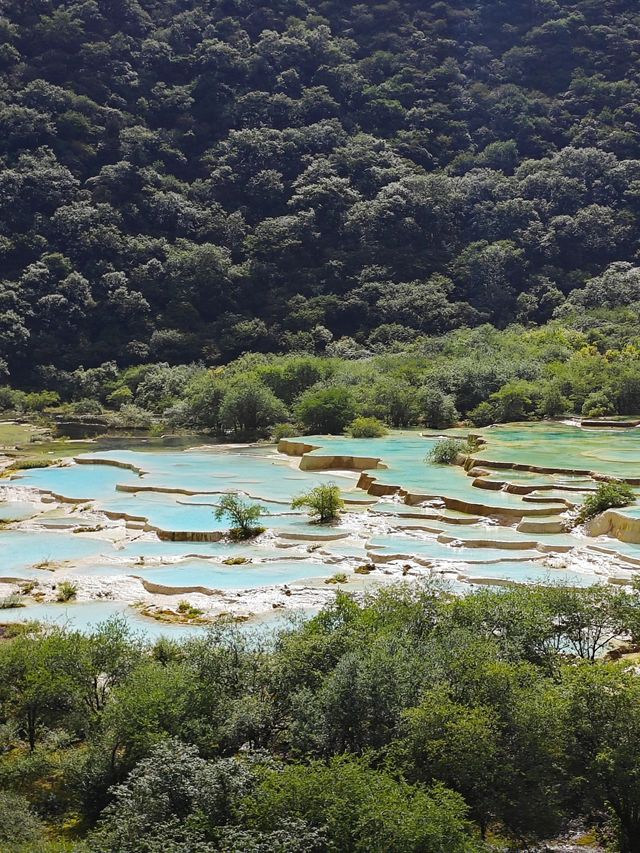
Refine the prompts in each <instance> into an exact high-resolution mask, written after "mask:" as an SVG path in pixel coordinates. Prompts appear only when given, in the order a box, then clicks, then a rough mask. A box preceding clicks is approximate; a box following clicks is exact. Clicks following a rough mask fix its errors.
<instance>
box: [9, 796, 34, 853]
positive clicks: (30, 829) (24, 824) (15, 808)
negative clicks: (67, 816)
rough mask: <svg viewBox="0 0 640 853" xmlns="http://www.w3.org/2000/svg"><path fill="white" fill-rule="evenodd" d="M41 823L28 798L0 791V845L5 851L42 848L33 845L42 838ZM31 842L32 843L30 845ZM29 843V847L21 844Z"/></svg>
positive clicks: (16, 851) (16, 852)
mask: <svg viewBox="0 0 640 853" xmlns="http://www.w3.org/2000/svg"><path fill="white" fill-rule="evenodd" d="M42 834H43V833H42V824H41V823H40V820H39V819H38V818H37V816H36V815H35V814H34V812H33V811H32V810H31V806H30V805H29V802H28V800H27V799H26V798H25V797H23V796H21V795H20V794H14V793H13V792H11V791H0V842H1V844H0V846H1V848H2V850H3V851H5V853H13V851H15V853H18V851H19V850H22V851H25V850H36V849H38V850H39V849H43V848H41V847H40V846H39V844H38V847H36V846H35V845H36V844H37V843H38V842H39V841H40V840H41V838H42ZM31 843H33V844H34V846H33V847H31V846H30V845H31ZM27 844H29V847H26V846H23V845H27Z"/></svg>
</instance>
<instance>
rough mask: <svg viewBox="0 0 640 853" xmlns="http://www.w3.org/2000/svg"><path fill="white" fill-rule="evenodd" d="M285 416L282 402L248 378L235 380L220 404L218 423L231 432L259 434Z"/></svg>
mask: <svg viewBox="0 0 640 853" xmlns="http://www.w3.org/2000/svg"><path fill="white" fill-rule="evenodd" d="M286 417H287V409H286V406H285V405H284V403H283V402H282V400H279V399H278V398H277V397H276V395H275V394H274V393H273V391H271V389H270V388H267V386H266V385H263V384H262V383H261V382H259V381H257V380H256V379H252V378H245V377H239V378H238V379H237V380H236V381H235V382H234V384H233V385H232V386H231V387H230V388H229V389H228V391H227V392H226V393H225V395H224V398H223V400H222V403H221V404H220V420H221V421H222V424H223V426H224V427H225V428H227V429H231V430H234V432H248V433H255V432H261V431H263V430H266V429H268V427H270V426H271V425H272V424H275V423H278V422H279V421H282V420H283V418H286Z"/></svg>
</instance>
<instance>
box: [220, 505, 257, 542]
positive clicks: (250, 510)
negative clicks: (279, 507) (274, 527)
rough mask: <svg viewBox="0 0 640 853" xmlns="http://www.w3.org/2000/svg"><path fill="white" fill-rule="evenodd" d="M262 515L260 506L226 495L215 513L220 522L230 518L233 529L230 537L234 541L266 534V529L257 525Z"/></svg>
mask: <svg viewBox="0 0 640 853" xmlns="http://www.w3.org/2000/svg"><path fill="white" fill-rule="evenodd" d="M261 515H262V507H261V506H260V504H250V503H247V502H246V501H243V500H242V499H241V498H239V497H238V496H237V495H224V496H223V497H222V498H221V500H220V503H219V504H218V507H217V508H216V511H215V516H216V518H217V519H218V521H221V520H222V519H223V518H228V519H229V520H230V521H231V524H232V527H231V530H230V531H229V532H230V535H231V537H232V538H233V539H251V538H252V537H253V536H259V535H260V534H261V533H264V527H260V526H259V525H257V524H256V522H257V521H258V519H259V518H260V516H261Z"/></svg>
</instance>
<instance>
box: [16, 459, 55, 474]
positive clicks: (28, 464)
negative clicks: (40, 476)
mask: <svg viewBox="0 0 640 853" xmlns="http://www.w3.org/2000/svg"><path fill="white" fill-rule="evenodd" d="M59 461H60V460H59V459H45V458H44V457H37V458H32V457H28V458H26V459H14V461H13V462H12V463H11V465H8V466H7V469H6V470H7V471H31V470H32V469H33V468H50V467H51V466H52V465H57V464H58V462H59Z"/></svg>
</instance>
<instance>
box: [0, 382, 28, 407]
mask: <svg viewBox="0 0 640 853" xmlns="http://www.w3.org/2000/svg"><path fill="white" fill-rule="evenodd" d="M22 399H23V394H22V393H21V392H20V391H14V390H13V388H9V387H8V386H7V385H3V386H2V387H0V411H3V412H4V411H10V410H13V409H17V408H18V407H19V406H20V404H21V403H22Z"/></svg>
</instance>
